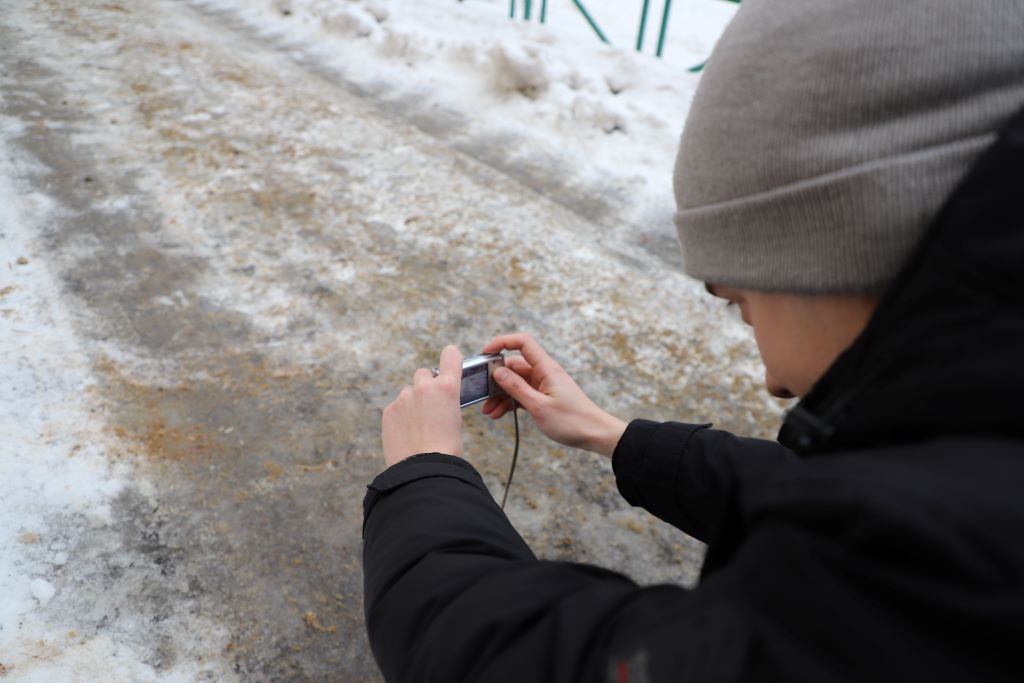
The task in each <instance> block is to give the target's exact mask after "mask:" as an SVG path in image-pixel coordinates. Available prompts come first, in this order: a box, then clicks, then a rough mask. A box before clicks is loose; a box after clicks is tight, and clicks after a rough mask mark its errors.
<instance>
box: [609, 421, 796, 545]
mask: <svg viewBox="0 0 1024 683" xmlns="http://www.w3.org/2000/svg"><path fill="white" fill-rule="evenodd" d="M710 427H711V425H707V424H705V425H693V424H683V423H679V422H665V423H658V422H651V421H649V420H634V421H633V422H631V423H630V424H629V427H627V429H626V431H625V433H624V434H623V435H622V438H621V439H620V440H619V444H618V446H617V447H616V449H615V453H614V455H613V456H612V469H613V470H614V471H615V479H616V483H617V484H618V487H619V492H620V493H621V494H622V496H623V497H624V498H625V499H626V500H627V501H628V502H629V503H630V504H631V505H634V506H637V507H643V508H645V509H646V510H647V511H648V512H650V513H651V514H653V515H655V516H656V517H658V518H660V519H661V520H663V521H665V522H668V523H669V524H671V525H673V526H675V527H677V528H678V529H681V530H682V531H684V532H685V533H687V534H689V535H690V536H693V537H694V538H697V539H698V540H701V541H704V542H705V543H707V542H709V540H710V538H711V536H712V534H713V533H714V531H715V530H716V529H717V528H718V526H719V524H720V523H721V522H722V520H723V519H725V517H726V515H727V514H728V512H729V510H730V509H731V508H732V506H733V504H734V502H735V500H736V496H737V492H738V489H739V487H740V486H741V485H742V482H743V481H744V480H749V479H752V478H757V477H758V476H759V475H761V474H763V473H764V472H765V471H766V470H771V469H774V468H777V467H779V466H781V465H785V464H787V463H792V462H795V461H796V460H797V459H798V458H797V456H796V454H794V453H793V452H792V451H790V450H789V449H787V448H786V447H785V446H783V445H781V444H779V443H778V442H776V441H766V440H763V439H746V438H741V437H737V436H734V435H733V434H730V433H729V432H723V431H719V430H716V429H711V428H710Z"/></svg>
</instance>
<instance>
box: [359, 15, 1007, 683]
mask: <svg viewBox="0 0 1024 683" xmlns="http://www.w3.org/2000/svg"><path fill="white" fill-rule="evenodd" d="M1022 108H1024V3H1021V2H1018V1H1012V0H998V1H997V0H979V1H976V2H971V3H964V2H961V1H960V0H930V1H928V2H925V1H924V0H908V1H907V2H901V3H888V2H884V3H883V2H881V0H871V1H869V0H789V1H788V2H782V1H781V0H778V1H773V0H760V1H758V0H750V1H749V2H745V3H744V4H743V6H742V8H741V9H740V10H739V12H738V13H737V15H736V18H735V19H734V21H733V23H732V24H731V25H730V26H729V28H728V29H727V30H726V33H725V34H724V36H723V37H722V39H721V41H720V43H719V45H718V46H717V47H716V49H715V52H714V54H713V55H712V59H711V61H710V63H709V67H708V70H707V72H706V74H705V76H704V77H703V80H702V82H701V85H700V88H699V90H698V93H697V96H696V98H695V100H694V103H693V107H692V109H691V113H690V116H689V118H688V120H687V125H686V129H685V131H684V135H683V142H682V145H681V147H680V154H679V160H678V164H677V168H676V196H677V201H678V204H679V212H678V214H677V224H678V227H679V232H680V238H681V241H682V245H683V251H684V256H685V263H686V269H687V272H688V273H689V274H691V275H693V276H694V277H697V278H699V279H701V280H703V281H704V282H706V283H707V286H708V289H709V291H711V293H712V294H715V295H717V296H721V297H724V298H726V299H728V300H730V301H732V302H734V303H736V304H737V305H738V306H740V308H741V310H742V313H743V316H744V319H745V320H746V321H747V322H748V323H749V324H750V325H752V326H753V328H754V333H755V336H756V339H757V343H758V347H759V349H760V351H761V355H762V358H763V360H764V362H765V367H766V384H767V387H768V389H769V391H771V392H772V393H774V394H776V395H796V396H799V397H800V398H801V401H800V403H799V405H798V406H797V407H796V408H794V409H793V410H792V411H791V412H790V414H789V415H788V416H787V418H786V421H785V424H784V425H783V427H782V430H781V432H780V434H779V440H778V442H774V441H760V440H753V439H742V438H738V437H735V436H733V435H731V434H728V433H725V432H719V431H715V430H712V429H710V428H709V427H708V426H707V425H693V424H682V423H665V424H655V423H652V422H646V421H643V420H636V421H633V422H632V423H630V424H629V425H628V426H627V425H626V424H625V423H623V422H621V421H620V420H618V419H617V418H615V417H614V416H611V415H609V414H607V413H605V412H604V411H603V410H601V409H600V408H598V407H597V406H596V405H594V404H593V402H591V401H590V400H589V399H588V398H587V397H586V396H585V395H584V394H583V392H582V391H580V389H579V388H578V387H577V386H576V384H575V383H574V382H573V381H572V379H571V378H569V376H568V375H567V374H566V373H565V372H564V370H562V369H561V368H560V367H559V366H558V365H557V364H556V363H555V362H554V361H553V360H552V359H551V358H550V356H548V355H547V353H545V351H544V350H543V349H542V348H541V347H540V345H539V344H537V343H536V342H535V341H534V340H532V339H531V338H530V337H528V336H526V335H521V334H514V335H508V336H502V337H498V338H496V339H495V340H493V341H492V342H490V344H488V346H487V347H486V348H485V349H484V351H486V352H491V351H497V350H499V349H502V348H504V349H512V350H520V351H521V352H522V357H521V358H519V357H515V358H510V359H509V370H508V372H506V373H503V374H502V375H501V376H498V381H499V382H500V383H501V385H502V386H503V387H504V388H505V389H506V390H507V391H508V393H509V394H510V395H511V396H513V397H515V398H516V400H517V401H518V402H519V403H520V404H521V405H522V406H523V408H525V409H526V410H527V411H528V412H529V413H530V414H531V416H532V417H533V419H534V421H535V422H536V423H537V425H538V427H539V428H540V429H541V430H542V431H543V432H544V433H545V434H547V435H548V436H549V437H551V438H553V439H555V440H557V441H559V442H561V443H564V444H568V445H572V446H578V447H581V448H586V449H590V450H593V451H596V452H599V453H603V454H605V455H607V456H610V457H612V465H613V469H614V471H615V476H616V480H617V483H618V486H619V490H620V491H621V492H622V494H623V496H625V498H626V499H627V500H628V501H630V502H631V503H633V504H634V505H640V506H643V507H645V508H646V509H647V510H649V511H650V512H652V513H653V514H655V515H657V516H658V517H660V518H661V519H663V520H665V521H666V522H669V523H671V524H674V525H675V526H677V527H679V528H680V529H682V530H683V531H685V532H686V533H689V534H691V535H693V536H695V537H697V538H699V539H702V540H704V541H706V542H707V543H708V544H709V549H708V555H707V558H706V561H705V565H704V568H703V571H702V578H701V583H700V585H699V586H698V587H697V588H695V589H693V590H684V589H682V588H678V587H674V586H654V587H646V588H640V587H637V586H636V585H635V584H633V583H632V582H631V581H629V580H628V579H627V578H625V577H622V576H620V575H618V574H615V573H613V572H609V571H606V570H603V569H599V568H596V567H590V566H583V565H576V564H568V563H554V562H541V561H538V560H536V559H535V558H534V556H533V554H532V553H531V552H530V550H529V548H528V547H527V546H526V545H525V543H524V542H523V541H522V539H521V538H520V537H519V536H518V534H516V532H515V530H514V529H513V528H512V527H511V525H510V524H509V523H508V520H507V519H506V518H505V516H504V515H503V514H502V512H501V511H500V510H499V509H498V507H497V506H496V505H495V504H494V502H493V500H492V499H491V497H490V496H489V494H488V493H487V491H486V489H485V488H484V486H483V484H482V482H481V481H480V478H479V476H478V475H477V474H476V472H475V471H474V470H473V468H472V466H470V465H469V464H468V463H467V462H466V461H465V460H463V459H462V458H461V457H459V456H461V454H462V453H461V450H462V445H461V436H460V431H459V430H460V427H461V419H460V414H459V409H458V405H457V396H458V378H459V369H460V367H461V356H460V355H459V353H458V351H457V350H456V349H454V348H452V347H449V348H447V349H445V350H444V352H443V353H442V356H441V374H440V376H439V377H438V378H436V379H435V378H433V377H431V375H430V373H429V372H428V371H426V370H420V371H418V372H417V373H416V375H415V376H414V378H413V385H412V386H411V387H407V388H406V389H404V390H403V391H402V393H401V395H400V396H399V398H398V399H397V400H396V401H395V402H394V403H393V404H392V405H390V406H388V408H387V409H386V410H385V412H384V417H383V443H384V455H385V459H386V460H387V462H388V464H389V465H391V466H390V467H389V469H388V470H386V471H385V472H384V473H383V474H381V475H380V476H379V477H378V478H377V479H376V480H375V481H374V482H373V483H372V484H371V485H370V487H369V492H368V494H367V498H366V502H365V514H366V517H365V523H364V534H365V543H364V570H365V573H366V618H367V628H368V631H369V637H370V643H371V645H372V648H373V652H374V655H375V657H376V658H377V662H378V663H379V664H380V666H381V670H382V671H383V673H384V676H385V678H386V679H387V680H388V681H431V680H436V681H447V682H454V681H611V682H616V683H620V682H624V681H710V680H715V681H763V680H773V681H774V680H784V681H794V680H806V681H834V680H848V681H864V680H871V681H874V680H893V681H897V680H898V681H907V680H929V681H934V680H961V681H962V680H970V681H979V680H984V681H1002V680H1005V681H1020V680H1024V662H1022V659H1021V656H1020V653H1019V648H1020V645H1021V643H1024V397H1022V394H1021V392H1022V387H1024V202H1022V200H1021V196H1020V193H1021V191H1022V190H1024V111H1022ZM496 376H497V375H496ZM510 407H511V406H510V404H509V402H507V401H495V400H491V401H488V402H487V403H486V404H485V405H484V411H485V412H486V413H487V414H489V415H491V416H492V417H500V416H501V415H502V414H504V413H505V412H506V411H507V410H509V408H510ZM410 456H415V457H410Z"/></svg>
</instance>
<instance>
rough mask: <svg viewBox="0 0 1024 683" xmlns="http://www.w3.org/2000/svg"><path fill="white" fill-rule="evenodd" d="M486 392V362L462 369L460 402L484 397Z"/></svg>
mask: <svg viewBox="0 0 1024 683" xmlns="http://www.w3.org/2000/svg"><path fill="white" fill-rule="evenodd" d="M487 393H488V391H487V364H486V363H484V364H483V365H477V366H476V367H473V368H468V369H466V370H463V371H462V392H461V400H460V402H461V403H463V404H465V403H469V402H470V401H476V400H478V399H481V398H484V397H485V396H487Z"/></svg>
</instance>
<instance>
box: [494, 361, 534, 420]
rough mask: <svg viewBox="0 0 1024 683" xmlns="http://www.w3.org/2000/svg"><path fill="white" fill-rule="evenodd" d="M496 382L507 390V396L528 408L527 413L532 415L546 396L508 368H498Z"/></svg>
mask: <svg viewBox="0 0 1024 683" xmlns="http://www.w3.org/2000/svg"><path fill="white" fill-rule="evenodd" d="M494 380H495V381H496V382H497V383H498V386H500V387H501V388H502V389H504V390H505V393H506V394H508V395H509V396H511V397H512V398H514V399H515V400H516V401H518V402H519V405H521V406H523V407H524V408H526V412H528V413H530V414H532V413H533V411H534V410H536V408H537V406H538V405H539V403H540V402H541V401H542V400H543V399H544V394H542V393H540V392H539V391H537V390H536V389H534V388H533V387H531V386H530V385H529V384H527V383H526V380H524V379H523V378H522V377H520V376H519V375H517V374H516V373H514V372H512V371H511V370H509V369H508V368H497V369H496V370H495V371H494Z"/></svg>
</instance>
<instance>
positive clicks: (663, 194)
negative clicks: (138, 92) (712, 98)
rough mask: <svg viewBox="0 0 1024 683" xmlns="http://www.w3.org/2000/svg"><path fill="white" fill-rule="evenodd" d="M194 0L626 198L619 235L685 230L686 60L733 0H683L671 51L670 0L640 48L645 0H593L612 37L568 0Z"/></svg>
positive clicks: (390, 99) (462, 137)
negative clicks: (662, 40)
mask: <svg viewBox="0 0 1024 683" xmlns="http://www.w3.org/2000/svg"><path fill="white" fill-rule="evenodd" d="M191 1H192V2H193V3H194V4H196V5H197V6H200V7H205V8H215V9H219V10H221V11H229V12H230V13H231V14H232V15H233V16H240V17H242V18H243V20H244V21H245V22H246V23H247V24H248V25H250V26H251V27H254V28H258V29H259V30H260V31H261V33H262V35H263V36H264V37H265V38H267V39H270V40H277V41H280V42H285V43H287V44H288V45H289V46H291V47H292V48H293V49H292V55H293V58H295V59H297V60H299V61H303V60H305V61H307V62H315V63H317V64H319V65H321V66H322V67H323V68H325V69H327V70H328V71H329V72H331V73H333V74H336V75H339V76H341V77H342V78H343V79H344V80H346V81H348V82H349V83H352V84H354V85H355V86H357V87H358V88H361V89H364V90H365V91H366V92H368V93H371V94H373V96H375V97H377V98H379V99H380V100H381V101H383V102H385V103H387V104H390V105H392V106H394V107H395V108H397V109H399V110H400V111H402V112H403V113H404V114H406V115H408V114H410V113H413V114H414V118H423V119H425V120H426V121H425V123H423V124H421V125H425V126H426V127H428V128H430V129H432V130H434V131H435V132H438V131H439V130H440V133H441V134H442V135H444V136H447V137H450V138H452V139H453V140H454V141H455V144H456V145H457V146H459V147H460V148H462V149H464V150H465V151H469V152H470V153H471V154H473V155H475V156H478V157H482V158H485V159H487V160H489V161H490V162H491V163H495V162H497V164H498V165H499V166H506V167H510V168H514V169H515V170H516V171H518V172H523V171H526V172H532V173H534V174H538V175H539V176H540V177H539V180H538V182H539V183H540V184H547V185H549V186H551V187H552V188H556V189H553V192H554V193H557V191H558V189H560V188H564V187H569V188H575V189H578V190H581V191H582V192H583V193H584V194H585V195H591V196H593V195H596V196H608V197H612V198H614V202H612V203H613V204H614V205H615V206H616V209H615V214H616V215H615V216H614V217H612V218H611V221H610V222H612V223H615V224H624V226H623V227H624V228H625V229H624V230H623V231H622V232H621V233H619V234H616V235H615V238H616V239H624V238H626V239H628V235H629V233H631V232H632V233H635V232H636V229H637V228H639V229H641V230H645V231H652V232H656V233H658V234H673V228H672V224H671V216H672V212H673V210H674V201H673V197H672V191H671V177H672V168H673V164H674V161H675V153H676V148H677V145H678V138H679V134H680V132H681V131H682V124H683V121H684V119H685V116H686V111H687V109H688V108H689V104H690V101H691V100H692V97H693V92H694V90H695V88H696V85H697V82H698V80H699V75H698V74H694V73H690V72H689V71H688V67H692V66H695V65H698V64H701V63H703V62H704V61H705V60H706V59H707V57H708V55H709V54H710V52H711V49H712V47H713V46H714V43H715V41H716V40H717V38H718V36H719V35H720V34H721V32H722V30H723V29H724V28H725V26H726V25H727V23H728V22H729V20H730V19H731V18H732V16H733V14H734V13H735V10H736V5H735V4H733V3H729V2H724V1H723V0H691V1H690V2H686V3H677V4H676V5H675V6H674V7H673V14H672V16H671V21H670V22H669V32H668V35H667V41H666V49H665V59H664V60H661V59H657V58H655V57H654V56H653V55H652V54H650V53H653V51H654V46H655V45H656V43H657V32H658V28H659V27H660V21H661V7H660V4H659V3H652V7H651V9H650V15H649V17H648V23H647V31H646V36H647V37H646V40H645V45H646V46H647V49H646V50H645V53H644V54H640V53H637V52H635V51H634V50H633V49H632V46H633V45H634V43H635V40H636V32H637V28H638V26H639V17H640V8H641V6H642V3H641V2H626V1H623V0H589V1H588V2H585V3H584V4H585V6H586V7H587V9H588V11H589V12H590V13H591V15H592V16H593V17H594V18H595V20H596V21H597V22H598V24H599V25H600V26H601V27H602V29H603V30H605V32H606V34H607V35H608V37H609V39H610V40H611V42H612V45H611V46H608V45H603V44H602V43H600V41H599V40H598V39H597V37H596V36H595V35H594V33H593V32H592V31H591V29H590V27H589V26H588V25H587V24H586V23H585V21H584V19H583V17H582V15H581V14H580V13H579V11H578V10H577V9H576V8H575V7H574V6H573V4H572V3H571V2H569V1H568V0H560V1H559V0H553V1H552V2H550V3H549V8H548V16H547V23H546V24H544V25H541V24H539V23H538V22H537V21H533V22H529V23H527V22H524V21H518V20H510V19H508V3H507V2H504V1H503V0H502V1H498V0H476V2H464V3H461V4H457V3H455V2H452V1H451V0H391V1H390V2H382V1H381V0H355V1H350V2H345V3H339V2H334V1H333V0H262V1H260V0H258V1H256V2H252V1H251V0H191ZM522 5H523V3H518V7H519V8H520V9H519V10H518V11H519V12H520V14H519V15H518V16H521V12H522V9H521V8H522ZM534 6H535V10H534V19H536V17H537V15H538V14H539V11H540V10H539V8H540V3H539V2H535V3H534ZM537 169H540V170H537ZM546 174H551V175H553V176H557V177H546ZM584 201H586V200H584Z"/></svg>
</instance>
